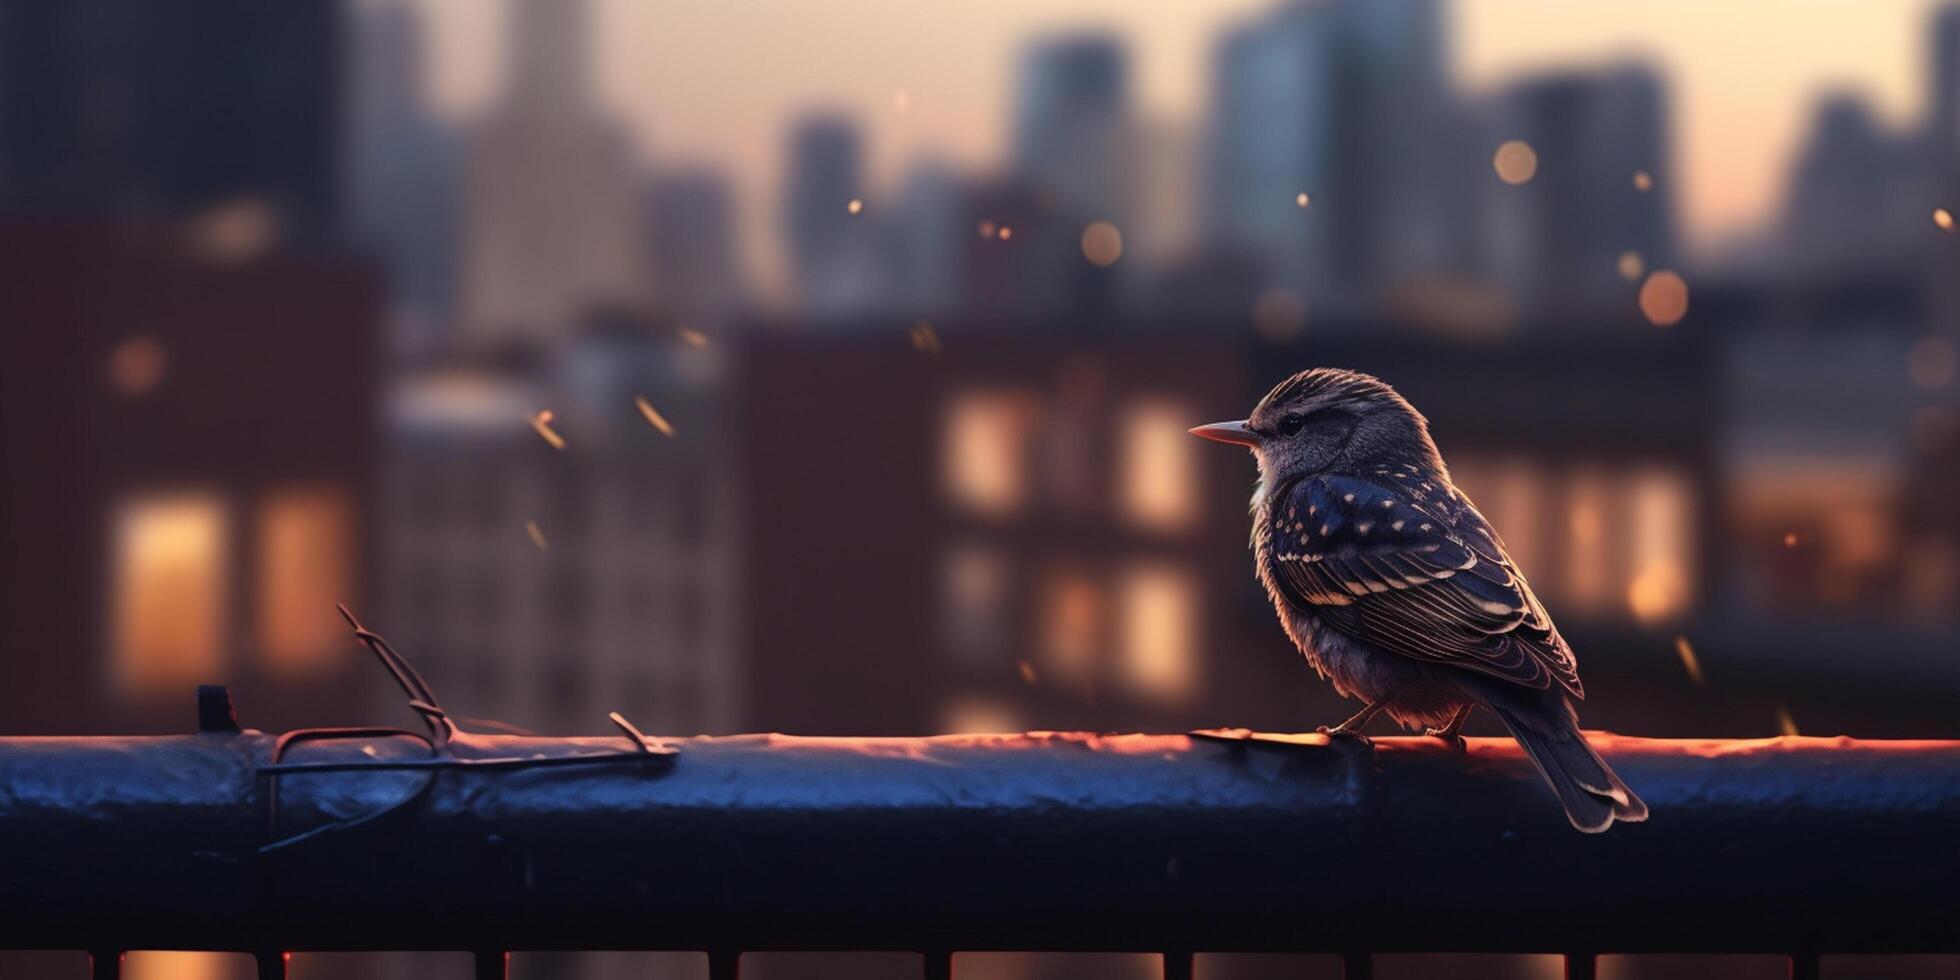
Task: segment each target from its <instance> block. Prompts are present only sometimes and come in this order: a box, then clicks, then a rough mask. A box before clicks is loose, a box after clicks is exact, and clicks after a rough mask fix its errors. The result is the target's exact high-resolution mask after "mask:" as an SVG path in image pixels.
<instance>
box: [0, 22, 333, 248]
mask: <svg viewBox="0 0 1960 980" xmlns="http://www.w3.org/2000/svg"><path fill="white" fill-rule="evenodd" d="M341 9H342V8H341V4H340V3H339V0H298V2H294V3H282V4H277V5H272V4H264V3H257V2H254V0H202V2H198V3H191V4H154V3H145V2H143V0H74V2H64V3H39V2H35V0H5V2H4V3H0V210H5V211H7V212H10V213H14V214H22V213H27V214H39V215H69V216H72V215H85V216H89V217H97V218H149V219H163V220H174V219H178V218H183V217H187V216H192V215H196V214H199V213H201V212H203V211H205V210H207V209H211V208H215V207H218V206H223V205H237V204H241V203H249V204H250V205H251V206H253V207H254V208H256V209H258V210H260V211H261V212H262V213H263V214H264V215H266V216H267V217H269V218H271V219H273V220H274V221H275V222H276V230H277V231H278V232H279V233H280V237H281V238H284V239H288V240H295V241H319V240H324V239H326V238H327V237H329V236H330V234H331V232H332V229H333V224H334V222H333V219H334V210H335V194H336V190H337V187H336V185H337V183H338V176H337V166H338V162H339V156H340V154H339V149H340V140H339V130H340V86H339V83H338V79H339V75H340V64H341V44H340V37H341V30H340V27H341V25H340V17H341Z"/></svg>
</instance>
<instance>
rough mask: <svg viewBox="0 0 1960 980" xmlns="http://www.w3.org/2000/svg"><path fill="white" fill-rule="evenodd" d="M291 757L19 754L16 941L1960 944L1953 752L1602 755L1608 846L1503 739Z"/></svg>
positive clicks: (1276, 946) (1680, 747) (538, 945)
mask: <svg viewBox="0 0 1960 980" xmlns="http://www.w3.org/2000/svg"><path fill="white" fill-rule="evenodd" d="M273 744H274V738H273V737H272V736H269V735H262V734H258V733H253V732H246V733H240V734H224V733H206V734H199V735H190V736H182V737H161V738H0V868H5V869H6V873H5V874H0V947H17V948H49V947H56V948H74V949H92V950H114V949H130V948H180V949H181V948H192V949H217V950H240V951H257V950H265V949H278V950H325V949H350V950H363V949H375V950H381V949H493V950H494V949H519V950H522V949H697V950H698V949H707V950H715V951H721V952H716V953H714V954H713V955H712V957H711V960H712V962H713V963H714V964H715V970H714V976H715V977H716V978H717V980H722V978H725V977H732V976H733V975H734V964H735V956H734V953H733V952H729V951H739V950H767V949H789V950H794V949H864V950H898V949H911V950H918V949H933V950H995V949H1014V950H1088V951H1095V950H1138V951H1145V950H1156V951H1161V950H1166V949H1169V950H1198V951H1213V950H1216V951H1276V952H1280V951H1293V952H1348V951H1355V950H1365V951H1369V952H1431V951H1461V952H1535V951H1543V950H1574V949H1576V950H1602V949H1603V950H1613V951H1615V952H1629V953H1638V952H1782V951H1787V950H1792V949H1800V950H1813V951H1822V952H1831V953H1836V952H1846V953H1849V952H1887V951H1889V952H1952V951H1955V949H1956V947H1957V946H1960V939H1956V934H1955V932H1954V930H1953V929H1952V923H1953V922H1954V921H1955V920H1956V919H1957V918H1960V905H1957V903H1960V897H1956V896H1960V892H1957V891H1956V890H1954V889H1953V888H1952V887H1951V882H1952V877H1953V873H1954V869H1953V862H1952V861H1951V860H1948V859H1946V858H1945V857H1943V855H1949V854H1951V853H1952V836H1953V828H1954V827H1955V826H1960V743H1954V742H1859V741H1853V740H1849V739H1818V738H1784V739H1766V740H1758V741H1743V742H1720V741H1656V740H1642V739H1616V738H1607V737H1602V738H1601V739H1600V740H1599V742H1598V744H1599V747H1600V748H1601V750H1602V751H1603V752H1604V753H1605V754H1606V755H1607V756H1608V757H1609V758H1610V759H1611V761H1612V763H1613V766H1614V768H1615V769H1617V770H1618V771H1619V772H1620V774H1621V775H1622V776H1624V777H1625V778H1626V780H1627V781H1628V782H1629V783H1630V784H1632V785H1633V786H1634V787H1635V788H1636V789H1638V790H1639V791H1640V793H1641V795H1642V796H1644V797H1645V798H1646V800H1647V802H1648V803H1649V804H1650V805H1651V806H1652V807H1653V812H1654V816H1653V819H1652V820H1651V821H1650V822H1648V823H1645V824H1637V825H1626V826H1615V827H1613V828H1612V829H1611V830H1610V831H1609V832H1607V833H1605V834H1601V835H1596V836H1589V835H1582V834H1579V833H1576V832H1574V831H1573V830H1572V829H1571V827H1570V826H1568V825H1567V824H1566V822H1565V820H1564V817H1563V816H1562V815H1561V814H1560V812H1559V808H1558V807H1557V806H1556V805H1555V804H1554V803H1553V801H1552V799H1551V797H1550V795H1549V793H1548V792H1547V791H1546V789H1545V788H1544V786H1543V784H1542V783H1541V782H1540V781H1539V779H1538V777H1537V775H1536V773H1534V772H1533V771H1532V769H1531V766H1530V763H1529V762H1528V761H1527V760H1526V759H1524V758H1523V757H1522V756H1521V755H1520V754H1519V752H1518V749H1517V747H1516V746H1515V745H1514V744H1513V743H1511V742H1510V741H1509V740H1498V739H1472V740H1471V741H1470V744H1469V746H1468V748H1467V750H1462V751H1459V750H1456V749H1453V748H1450V747H1447V746H1444V745H1442V744H1441V743H1439V742H1438V741H1436V740H1435V739H1379V740H1377V741H1376V742H1375V744H1374V746H1373V748H1372V749H1371V748H1368V747H1365V746H1358V745H1348V744H1335V745H1329V744H1326V742H1325V740H1324V739H1321V738H1318V737H1306V738H1300V739H1294V740H1291V741H1282V740H1278V739H1262V740H1255V741H1221V740H1214V739H1203V738H1193V737H1187V736H1183V735H1137V736H1114V737H1099V736H1091V735H1069V734H1036V735H1029V736H971V737H953V738H930V739H842V738H790V737H784V736H777V735H752V736H740V737H730V738H699V739H687V740H671V741H669V742H668V743H667V744H668V745H671V746H673V747H675V748H678V750H679V751H678V754H676V755H672V756H656V755H647V756H645V758H646V759H647V760H648V761H647V762H646V763H645V764H640V763H638V762H635V761H632V760H631V759H629V760H627V761H625V762H624V763H622V762H620V761H618V757H619V754H620V749H621V740H620V739H619V738H617V737H615V738H610V739H607V738H566V739H552V738H532V737H517V736H477V735H467V734H459V735H458V736H456V740H455V741H454V742H453V743H452V744H451V746H450V750H451V751H452V752H453V754H454V756H455V758H457V759H459V760H510V759H513V758H533V757H537V758H540V759H541V760H542V761H546V762H551V763H552V764H551V765H548V766H542V767H534V768H527V767H519V766H511V765H505V764H501V763H500V764H498V765H485V766H456V767H449V768H442V769H410V770H383V769H374V770H373V771H363V770H362V768H361V767H363V766H371V767H379V766H385V765H389V764H392V763H399V762H419V760H426V759H428V758H429V747H428V745H427V744H426V743H425V742H422V741H420V740H417V739H414V738H408V737H402V736H376V737H362V738H352V739H335V740H327V741H298V742H294V743H293V744H291V745H290V746H289V747H288V748H287V750H286V752H285V755H284V756H283V758H282V759H281V760H280V763H281V768H280V769H279V770H278V771H276V772H275V771H268V770H267V769H266V767H267V766H268V765H269V764H270V760H271V752H272V747H273ZM633 751H638V750H633ZM585 755H590V756H595V757H597V756H604V757H605V758H606V759H609V760H611V761H604V762H593V763H592V764H581V763H579V762H578V761H577V760H573V764H565V762H566V759H567V758H568V757H572V756H585ZM309 763H321V764H325V765H327V766H330V767H333V768H334V771H312V770H308V769H306V768H305V766H306V765H307V764H309ZM350 767H351V768H350ZM275 781H276V783H277V787H278V794H277V795H278V807H277V814H276V819H275V817H274V815H273V814H272V813H271V811H270V808H269V804H268V800H269V798H270V796H271V791H272V788H273V785H274V783H275ZM274 845H279V846H274ZM1472 886H1474V888H1475V890H1476V895H1477V898H1476V900H1475V901H1464V900H1463V899H1462V893H1463V890H1464V889H1465V888H1466V887H1472ZM1328 896H1339V897H1340V899H1341V900H1340V901H1329V900H1328ZM107 962H108V958H107V957H106V956H98V957H97V970H98V971H100V970H101V969H103V967H104V964H105V963H107ZM1794 962H1795V961H1793V963H1794ZM1812 962H1814V960H1813V961H1812ZM99 975H100V973H99V972H98V976H99Z"/></svg>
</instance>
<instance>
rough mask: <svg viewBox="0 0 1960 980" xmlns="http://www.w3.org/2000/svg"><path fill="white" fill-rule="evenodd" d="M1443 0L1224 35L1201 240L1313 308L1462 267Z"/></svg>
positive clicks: (1340, 2)
mask: <svg viewBox="0 0 1960 980" xmlns="http://www.w3.org/2000/svg"><path fill="white" fill-rule="evenodd" d="M1445 64H1446V62H1445V58H1444V50H1443V27H1442V14H1441V10H1440V7H1439V4H1438V3H1437V2H1436V0H1332V2H1327V3H1306V2H1295V3H1289V4H1286V5H1283V6H1281V7H1279V8H1278V9H1276V10H1273V11H1271V12H1270V13H1267V14H1264V15H1262V16H1261V17H1259V18H1258V19H1257V20H1254V21H1253V22H1251V23H1249V24H1246V25H1244V26H1243V27H1240V28H1239V29H1237V30H1234V31H1232V32H1230V33H1228V34H1227V35H1226V36H1225V38H1224V39H1223V41H1222V42H1221V43H1220V45H1219V48H1218V51H1217V55H1216V60H1215V63H1214V67H1213V92H1212V131H1211V134H1210V136H1209V141H1208V146H1207V147H1206V151H1205V163H1204V169H1205V177H1204V181H1205V205H1204V218H1205V238H1206V240H1207V242H1208V244H1209V245H1210V246H1211V247H1213V248H1237V249H1241V250H1244V251H1247V252H1250V253H1252V254H1255V255H1257V256H1258V257H1259V258H1260V259H1261V260H1262V261H1263V262H1264V264H1265V265H1266V267H1267V270H1268V272H1267V275H1268V276H1269V278H1270V279H1271V281H1272V283H1273V284H1274V285H1275V286H1281V287H1284V288H1287V289H1290V290H1294V291H1296V292H1299V293H1301V294H1304V295H1305V296H1307V297H1308V302H1309V305H1311V306H1314V307H1315V308H1317V309H1328V308H1333V309H1341V308H1346V307H1351V306H1354V305H1357V304H1360V305H1369V304H1374V303H1377V302H1380V301H1382V300H1383V299H1384V298H1385V294H1387V293H1388V292H1390V291H1392V290H1393V289H1395V288H1397V287H1398V286H1399V285H1401V284H1403V283H1405V282H1407V281H1409V280H1413V279H1421V278H1424V277H1429V276H1434V275H1438V274H1440V273H1443V272H1447V271H1451V268H1450V267H1451V266H1452V264H1453V263H1455V262H1457V261H1458V259H1459V257H1460V253H1461V251H1462V249H1461V242H1462V237H1463V235H1464V229H1465V227H1466V226H1467V224H1468V222H1467V220H1466V211H1467V209H1466V207H1465V205H1464V204H1463V202H1462V198H1461V196H1460V195H1451V194H1450V193H1449V189H1450V185H1449V182H1448V181H1446V180H1445V179H1444V176H1445V175H1446V174H1447V173H1449V172H1450V171H1451V169H1452V168H1453V167H1454V165H1455V163H1456V160H1457V155H1458V154H1459V152H1460V149H1461V147H1460V144H1459V142H1458V140H1457V134H1456V132H1455V129H1454V128H1453V127H1452V126H1450V125H1448V123H1449V122H1450V118H1451V117H1450V112H1449V110H1450V106H1449V101H1448V93H1447V91H1446V89H1445V87H1444V67H1445Z"/></svg>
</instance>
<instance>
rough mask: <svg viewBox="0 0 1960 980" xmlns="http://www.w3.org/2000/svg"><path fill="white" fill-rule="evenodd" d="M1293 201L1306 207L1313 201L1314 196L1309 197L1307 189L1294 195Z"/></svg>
mask: <svg viewBox="0 0 1960 980" xmlns="http://www.w3.org/2000/svg"><path fill="white" fill-rule="evenodd" d="M1293 203H1294V204H1297V205H1299V206H1300V207H1303V208H1304V207H1306V206H1307V205H1308V204H1311V203H1313V198H1310V197H1308V196H1307V192H1306V191H1301V192H1300V193H1298V194H1295V195H1293Z"/></svg>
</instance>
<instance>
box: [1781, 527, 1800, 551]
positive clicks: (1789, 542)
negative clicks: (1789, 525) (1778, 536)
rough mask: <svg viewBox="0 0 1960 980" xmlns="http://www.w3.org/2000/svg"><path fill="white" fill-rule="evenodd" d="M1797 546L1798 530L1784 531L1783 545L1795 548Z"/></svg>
mask: <svg viewBox="0 0 1960 980" xmlns="http://www.w3.org/2000/svg"><path fill="white" fill-rule="evenodd" d="M1796 546H1797V532H1795V531H1785V532H1783V547H1785V548H1794V547H1796Z"/></svg>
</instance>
